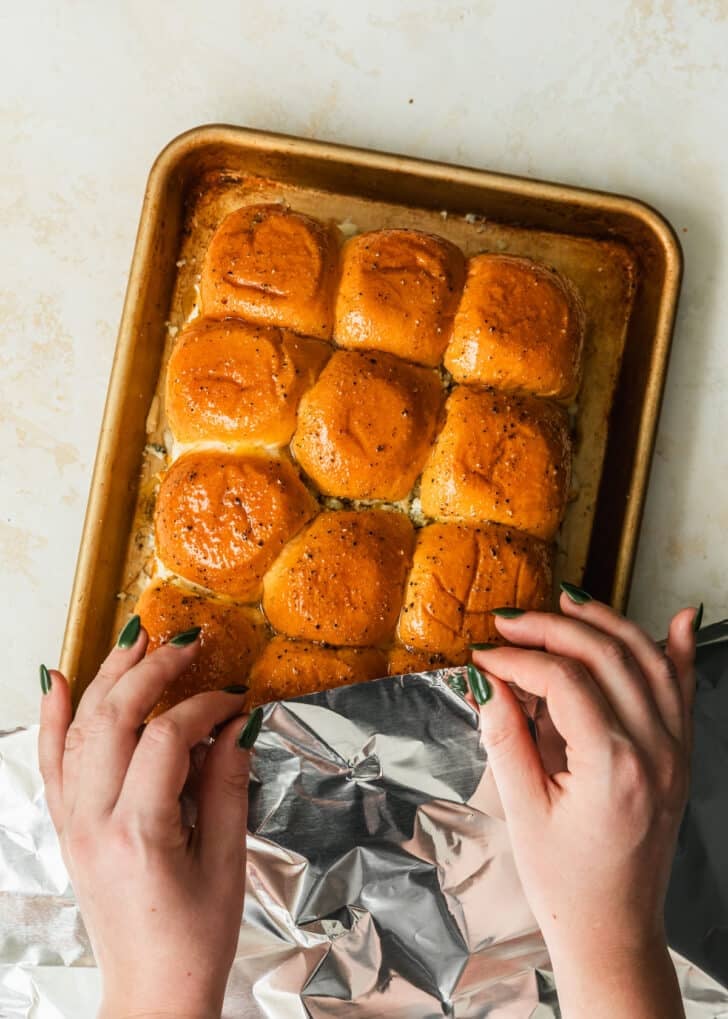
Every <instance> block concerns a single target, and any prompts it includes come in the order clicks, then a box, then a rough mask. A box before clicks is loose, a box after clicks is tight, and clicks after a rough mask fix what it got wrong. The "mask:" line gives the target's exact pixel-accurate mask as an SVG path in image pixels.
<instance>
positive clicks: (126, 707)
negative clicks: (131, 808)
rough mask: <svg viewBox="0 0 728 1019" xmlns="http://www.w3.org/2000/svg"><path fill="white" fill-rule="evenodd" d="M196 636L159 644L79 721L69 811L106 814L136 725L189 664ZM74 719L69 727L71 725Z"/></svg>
mask: <svg viewBox="0 0 728 1019" xmlns="http://www.w3.org/2000/svg"><path fill="white" fill-rule="evenodd" d="M198 649H199V643H198V641H196V640H195V641H194V643H192V644H189V645H187V646H185V647H175V646H173V645H171V644H165V645H164V646H163V647H160V648H157V649H156V651H152V653H151V654H149V655H147V657H146V658H144V659H142V661H140V662H138V663H137V664H136V665H134V666H133V667H132V668H131V669H129V670H128V671H127V672H125V673H124V675H123V676H122V677H121V679H119V680H118V681H117V682H116V683H115V684H114V686H112V688H111V690H110V691H109V693H108V694H107V696H106V697H105V698H104V699H103V700H102V701H101V702H100V704H99V705H98V707H97V708H96V710H95V711H94V713H93V714H92V715H91V716H90V717H89V718H88V719H86V720H85V721H84V723H83V726H82V741H83V749H82V756H81V771H82V774H81V775H80V776H79V780H78V788H79V795H78V796H77V797H76V800H75V801H74V804H73V808H72V809H73V812H74V814H76V813H80V814H83V816H84V817H86V818H96V817H99V816H102V815H104V814H108V813H109V812H110V811H111V810H112V809H113V807H114V804H115V803H116V801H117V800H118V798H119V795H120V793H121V788H122V785H123V782H124V776H125V775H126V771H127V768H128V767H129V763H130V761H131V759H132V755H133V753H134V750H135V748H136V745H137V743H138V732H139V727H140V726H141V725H142V723H143V722H144V720H145V718H146V717H147V715H148V714H149V712H150V711H151V710H152V708H153V707H154V705H155V704H156V703H157V701H158V700H159V698H160V697H161V696H162V693H163V692H164V690H165V688H166V687H167V686H168V685H169V684H170V683H173V682H174V681H175V680H176V679H178V678H179V676H181V675H182V673H183V672H184V671H185V670H186V669H188V668H189V667H190V665H191V664H192V662H193V661H194V658H195V655H196V654H197V651H198ZM74 728H75V723H74V725H73V726H71V729H72V730H73V729H74Z"/></svg>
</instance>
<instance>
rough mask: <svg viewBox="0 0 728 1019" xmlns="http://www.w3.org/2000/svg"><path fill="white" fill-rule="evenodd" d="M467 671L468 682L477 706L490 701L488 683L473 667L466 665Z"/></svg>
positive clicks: (478, 670)
mask: <svg viewBox="0 0 728 1019" xmlns="http://www.w3.org/2000/svg"><path fill="white" fill-rule="evenodd" d="M467 669H468V682H469V683H470V690H471V693H472V695H473V697H474V698H475V700H476V701H477V702H478V704H485V702H486V701H489V700H490V683H489V682H488V680H487V679H486V678H485V676H484V675H483V673H482V672H481V671H480V669H476V668H475V666H474V665H468V667H467Z"/></svg>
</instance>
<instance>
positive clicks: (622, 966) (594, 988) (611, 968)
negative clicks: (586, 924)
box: [549, 934, 684, 1019]
mask: <svg viewBox="0 0 728 1019" xmlns="http://www.w3.org/2000/svg"><path fill="white" fill-rule="evenodd" d="M549 954H550V956H551V963H552V966H553V972H554V980H555V983H556V991H557V994H558V996H559V1002H560V1005H561V1014H562V1015H563V1017H564V1019H577V1017H578V1019H581V1017H582V1016H585V1015H589V1016H590V1019H654V1016H655V1015H659V1016H661V1019H681V1017H683V1016H684V1012H683V1008H682V1001H681V997H680V991H679V986H678V982H677V976H676V974H675V969H674V966H673V964H672V960H671V958H670V953H669V950H668V947H667V942H666V940H665V936H664V934H661V935H660V936H656V937H651V938H648V939H645V940H643V941H635V940H633V939H630V938H625V939H624V940H623V941H614V940H613V939H612V938H611V937H610V938H605V939H603V940H598V939H591V940H589V939H588V940H586V941H583V942H582V943H580V944H577V943H575V942H573V941H572V942H571V943H567V942H566V941H564V942H562V943H561V944H559V945H557V946H555V947H554V948H553V949H551V948H550V947H549Z"/></svg>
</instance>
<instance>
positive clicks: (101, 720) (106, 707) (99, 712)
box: [86, 699, 121, 734]
mask: <svg viewBox="0 0 728 1019" xmlns="http://www.w3.org/2000/svg"><path fill="white" fill-rule="evenodd" d="M120 717H121V712H120V710H119V706H118V704H116V703H115V702H114V701H111V700H108V699H107V700H103V701H101V703H100V704H99V705H98V707H97V708H96V710H95V711H94V713H93V714H92V715H91V716H90V717H89V718H88V720H87V722H86V729H87V731H88V732H89V733H94V734H96V733H103V732H106V731H107V730H108V729H111V728H114V727H115V726H117V725H118V724H119V721H120Z"/></svg>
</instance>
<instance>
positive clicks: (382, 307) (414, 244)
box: [334, 230, 465, 367]
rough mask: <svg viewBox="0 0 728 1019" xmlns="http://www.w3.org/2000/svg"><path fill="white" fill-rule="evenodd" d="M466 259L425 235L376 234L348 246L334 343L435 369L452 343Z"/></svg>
mask: <svg viewBox="0 0 728 1019" xmlns="http://www.w3.org/2000/svg"><path fill="white" fill-rule="evenodd" d="M464 279H465V258H464V256H463V254H462V252H461V251H460V249H459V248H456V247H455V245H454V244H451V243H450V242H449V241H446V240H443V239H442V238H441V237H433V236H432V235H431V234H426V233H421V232H420V231H419V230H377V231H374V232H372V233H365V234H359V235H358V236H356V237H353V238H352V239H351V240H350V241H347V243H346V245H345V247H344V251H343V255H342V269H341V280H340V282H339V290H338V294H337V297H336V325H335V333H334V335H335V338H336V342H337V343H339V344H340V345H341V346H342V347H351V348H354V349H359V350H361V349H365V350H384V351H388V352H389V353H390V354H397V355H398V356H399V357H401V358H404V359H405V360H406V361H416V362H417V363H418V364H424V365H429V366H430V367H434V366H435V365H437V364H439V363H440V360H441V358H442V355H443V352H444V350H445V347H446V346H447V342H448V340H449V338H450V331H451V328H452V321H453V317H454V315H455V310H456V308H457V305H458V301H459V300H460V294H461V292H462V288H463V282H464Z"/></svg>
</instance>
